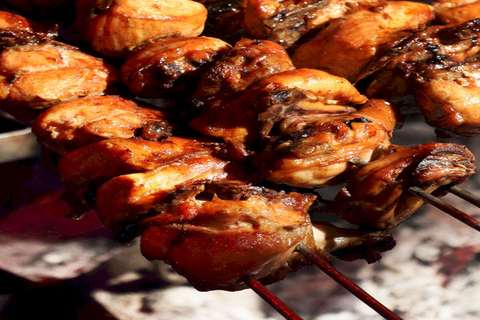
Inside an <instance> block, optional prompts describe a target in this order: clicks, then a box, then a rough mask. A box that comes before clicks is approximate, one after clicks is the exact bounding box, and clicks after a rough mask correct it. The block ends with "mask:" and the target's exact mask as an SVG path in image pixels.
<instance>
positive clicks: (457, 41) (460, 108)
mask: <svg viewBox="0 0 480 320" xmlns="http://www.w3.org/2000/svg"><path fill="white" fill-rule="evenodd" d="M479 27H480V19H475V20H471V21H468V22H465V23H462V24H460V25H457V26H442V27H440V26H432V27H429V28H428V29H427V30H425V31H424V32H419V33H418V34H416V35H415V36H413V37H412V38H411V39H408V40H406V41H405V42H404V43H402V44H401V45H399V46H398V47H397V48H394V49H393V50H392V51H391V52H390V53H389V54H388V55H386V56H385V57H386V61H387V63H386V67H385V68H383V69H382V70H381V71H379V72H378V73H377V74H375V75H374V79H373V81H372V83H371V84H370V86H369V88H368V90H367V95H368V96H369V97H384V98H387V99H398V97H402V96H405V95H406V94H408V93H413V95H414V96H415V98H416V101H417V103H418V106H419V107H420V110H421V112H422V114H423V116H424V117H425V121H426V122H427V123H428V124H430V125H431V126H433V127H435V128H437V129H438V130H439V131H443V132H446V133H448V134H454V135H462V136H473V135H477V134H479V133H480V113H479V112H478V106H477V104H478V103H477V102H478V99H479V97H480V95H479V94H480V90H479V83H480V82H479V79H480V72H479V70H480V69H479V65H478V62H477V60H478V51H479V50H480V45H479V44H478V42H477V38H478V36H479V30H480V29H479ZM392 84H393V85H392Z"/></svg>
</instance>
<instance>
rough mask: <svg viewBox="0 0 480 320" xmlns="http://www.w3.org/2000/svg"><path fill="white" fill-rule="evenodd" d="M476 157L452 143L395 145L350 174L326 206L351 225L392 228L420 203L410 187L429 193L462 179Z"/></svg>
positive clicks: (471, 167)
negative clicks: (410, 190) (390, 150)
mask: <svg viewBox="0 0 480 320" xmlns="http://www.w3.org/2000/svg"><path fill="white" fill-rule="evenodd" d="M474 161H475V158H474V156H473V154H472V153H471V152H470V151H469V150H468V149H466V148H465V147H463V146H460V145H456V144H452V143H450V144H448V143H427V144H421V145H417V146H413V147H398V146H397V147H396V149H394V152H393V153H391V154H389V155H386V156H384V157H382V158H380V159H379V160H376V161H372V162H370V163H368V164H367V165H365V166H364V167H362V168H361V169H359V170H358V172H357V173H355V175H353V176H352V177H350V179H349V180H348V183H347V185H346V186H345V187H344V188H342V190H341V191H340V192H339V193H338V195H337V196H336V198H335V201H334V202H333V203H332V204H329V205H328V206H327V210H328V211H329V212H330V213H331V214H335V215H339V216H341V217H342V218H343V219H345V220H347V221H349V222H351V223H354V224H358V225H365V226H368V227H371V228H372V227H373V228H375V229H390V228H393V227H395V226H397V225H398V224H399V223H401V222H402V221H403V220H404V219H406V218H407V217H408V216H410V215H411V214H412V213H413V212H414V211H415V210H417V209H418V208H419V207H420V206H421V205H422V204H423V203H424V201H423V200H422V199H420V198H418V197H417V196H414V195H413V194H411V193H410V192H408V191H407V190H408V188H409V187H411V186H416V187H419V188H421V189H423V190H424V191H426V192H428V193H432V192H434V191H435V190H437V189H439V188H441V187H442V186H446V185H456V184H460V183H462V182H464V181H465V180H467V179H468V178H469V177H470V176H471V175H472V174H473V173H474V171H475V164H474ZM436 195H437V196H440V195H442V193H438V192H437V194H436Z"/></svg>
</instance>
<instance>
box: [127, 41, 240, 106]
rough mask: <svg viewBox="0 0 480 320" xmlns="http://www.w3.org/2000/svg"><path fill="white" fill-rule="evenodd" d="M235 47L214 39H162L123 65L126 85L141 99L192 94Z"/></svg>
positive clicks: (140, 51)
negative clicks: (201, 79)
mask: <svg viewBox="0 0 480 320" xmlns="http://www.w3.org/2000/svg"><path fill="white" fill-rule="evenodd" d="M230 49H231V46H230V45H229V44H228V43H226V42H225V41H223V40H220V39H215V38H210V37H179V38H167V39H158V40H154V41H152V42H149V43H148V44H146V45H144V46H142V47H141V48H139V49H137V50H135V52H134V53H132V54H130V55H129V56H128V58H127V59H126V60H125V62H124V63H123V65H122V68H121V74H122V80H123V82H124V83H125V84H126V85H127V86H128V88H129V89H130V91H131V92H132V93H133V94H135V95H137V96H140V97H147V98H161V97H165V96H166V95H167V94H168V93H170V92H174V93H182V95H185V94H186V93H188V92H191V91H192V89H191V88H194V84H195V85H196V81H197V78H198V77H199V76H200V75H201V74H203V73H205V71H206V70H208V68H210V67H211V66H212V65H213V63H214V62H215V61H217V60H219V59H220V58H221V57H222V55H223V54H225V52H227V51H228V50H230Z"/></svg>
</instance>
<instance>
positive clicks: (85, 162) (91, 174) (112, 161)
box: [57, 137, 221, 206]
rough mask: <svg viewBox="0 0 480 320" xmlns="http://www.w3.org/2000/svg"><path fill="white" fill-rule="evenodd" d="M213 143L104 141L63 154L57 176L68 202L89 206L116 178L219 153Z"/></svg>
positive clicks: (193, 141)
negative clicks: (69, 198) (66, 190)
mask: <svg viewBox="0 0 480 320" xmlns="http://www.w3.org/2000/svg"><path fill="white" fill-rule="evenodd" d="M220 149H221V146H220V145H219V144H218V143H213V142H203V141H202V142H201V141H198V140H194V139H187V138H178V137H170V138H167V139H165V140H163V141H148V140H141V139H107V140H102V141H99V142H96V143H93V144H89V145H86V146H85V147H82V148H79V149H76V150H74V151H71V152H69V153H66V154H65V155H64V156H62V157H61V158H60V160H59V161H58V164H57V166H58V173H59V175H60V177H61V178H62V181H63V182H64V183H65V184H66V185H67V186H68V188H69V189H70V192H71V193H72V195H73V197H72V199H73V200H75V202H78V203H80V204H83V205H86V206H88V205H93V204H94V199H95V192H96V190H97V189H98V187H99V186H100V185H101V184H103V183H105V182H107V181H108V180H109V179H111V178H114V177H116V176H120V175H124V174H130V173H140V172H147V171H151V170H155V169H156V168H158V167H160V166H164V165H168V164H169V163H178V162H182V161H183V160H185V159H188V158H192V157H200V156H205V155H213V154H214V153H215V154H216V153H219V152H220V151H219V150H220Z"/></svg>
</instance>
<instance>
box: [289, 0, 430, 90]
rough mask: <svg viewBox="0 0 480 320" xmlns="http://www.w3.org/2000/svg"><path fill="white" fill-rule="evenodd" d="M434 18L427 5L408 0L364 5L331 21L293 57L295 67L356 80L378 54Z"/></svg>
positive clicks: (298, 49) (364, 72)
mask: <svg viewBox="0 0 480 320" xmlns="http://www.w3.org/2000/svg"><path fill="white" fill-rule="evenodd" d="M433 18H434V14H433V11H432V8H431V7H430V6H429V5H426V4H423V3H418V2H409V1H381V2H378V3H374V4H371V5H365V8H364V9H363V10H356V11H355V12H353V13H351V14H347V15H345V16H343V17H342V18H339V19H336V20H333V21H331V22H330V23H329V25H328V27H326V28H325V29H323V30H321V31H320V32H319V33H318V34H317V35H316V36H315V37H314V38H313V39H312V40H310V41H308V42H306V43H305V44H302V45H301V46H300V47H298V48H297V49H296V50H295V53H294V55H293V57H292V60H293V63H294V65H295V66H296V67H297V68H314V69H321V70H325V71H327V72H329V73H332V74H334V75H338V76H341V77H344V78H346V79H348V80H349V81H350V82H352V83H356V82H358V81H359V80H360V79H361V78H362V77H364V76H365V74H366V73H369V72H371V71H372V70H370V69H369V70H365V68H366V67H367V66H369V65H370V64H371V63H372V61H374V60H376V59H378V58H379V57H381V56H382V55H383V54H384V53H385V52H386V51H387V49H388V48H391V47H393V46H394V45H396V44H397V43H399V42H400V41H401V40H403V39H405V38H407V37H408V36H410V35H411V34H412V33H413V32H415V31H418V30H421V29H423V28H424V26H425V24H426V23H428V22H429V21H431V20H432V19H433Z"/></svg>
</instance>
